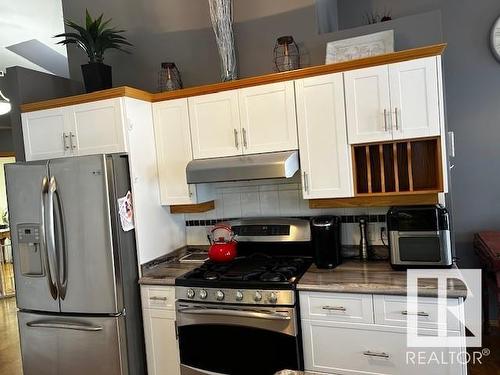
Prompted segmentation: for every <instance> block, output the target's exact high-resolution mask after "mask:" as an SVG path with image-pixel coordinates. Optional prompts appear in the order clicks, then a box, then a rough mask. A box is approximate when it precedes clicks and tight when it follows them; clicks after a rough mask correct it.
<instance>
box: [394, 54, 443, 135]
mask: <svg viewBox="0 0 500 375" xmlns="http://www.w3.org/2000/svg"><path fill="white" fill-rule="evenodd" d="M389 79H390V85H391V104H392V108H391V115H392V118H393V120H392V122H393V134H394V139H402V138H416V137H428V136H434V135H439V133H440V121H439V96H438V73H437V65H436V58H435V57H427V58H424V59H417V60H410V61H405V62H401V63H397V64H391V65H389Z"/></svg>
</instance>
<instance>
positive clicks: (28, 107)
mask: <svg viewBox="0 0 500 375" xmlns="http://www.w3.org/2000/svg"><path fill="white" fill-rule="evenodd" d="M445 48H446V43H443V44H435V45H431V46H426V47H419V48H414V49H408V50H404V51H398V52H393V53H388V54H384V55H379V56H372V57H367V58H364V59H357V60H352V61H345V62H341V63H336V64H328V65H317V66H312V67H307V68H302V69H297V70H292V71H288V72H280V73H271V74H266V75H262V76H256V77H250V78H243V79H239V80H235V81H230V82H222V83H214V84H209V85H204V86H196V87H189V88H186V89H181V90H175V91H169V92H162V93H149V92H147V91H143V90H139V89H136V88H133V87H128V86H122V87H115V88H112V89H107V90H102V91H96V92H92V93H88V94H81V95H75V96H69V97H65V98H58V99H51V100H45V101H41V102H34V103H27V104H21V105H20V108H21V112H32V111H39V110H42V109H49V108H57V107H64V106H68V105H75V104H81V103H88V102H92V101H97V100H103V99H111V98H118V97H122V96H126V97H130V98H134V99H139V100H144V101H148V102H153V103H154V102H160V101H164V100H171V99H179V98H186V97H190V96H196V95H205V94H211V93H215V92H220V91H227V90H235V89H239V88H244V87H251V86H258V85H264V84H267V83H275V82H282V81H289V80H294V79H300V78H306V77H313V76H318V75H323V74H330V73H337V72H345V71H349V70H354V69H361V68H367V67H371V66H378V65H385V64H392V63H397V62H403V61H408V60H414V59H418V58H423V57H431V56H438V55H441V54H442V53H443V51H444V50H445Z"/></svg>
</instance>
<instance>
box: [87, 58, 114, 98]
mask: <svg viewBox="0 0 500 375" xmlns="http://www.w3.org/2000/svg"><path fill="white" fill-rule="evenodd" d="M82 75H83V82H84V83H85V90H86V91H87V92H94V91H99V90H104V89H109V88H111V87H112V77H111V67H110V66H109V65H106V64H103V63H99V62H93V63H88V64H85V65H82Z"/></svg>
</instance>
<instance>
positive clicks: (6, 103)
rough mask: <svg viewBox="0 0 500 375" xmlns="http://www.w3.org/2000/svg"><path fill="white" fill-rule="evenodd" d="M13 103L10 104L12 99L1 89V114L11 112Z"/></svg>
mask: <svg viewBox="0 0 500 375" xmlns="http://www.w3.org/2000/svg"><path fill="white" fill-rule="evenodd" d="M11 107H12V105H11V104H10V100H9V99H7V98H6V97H5V95H4V94H2V92H1V91H0V115H5V114H6V113H9V112H10V109H11Z"/></svg>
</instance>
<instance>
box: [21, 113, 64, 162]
mask: <svg viewBox="0 0 500 375" xmlns="http://www.w3.org/2000/svg"><path fill="white" fill-rule="evenodd" d="M68 108H70V107H62V108H54V109H47V110H43V111H35V112H28V113H23V114H22V123H23V138H24V151H25V154H26V161H30V160H44V159H51V158H60V157H63V156H68V155H70V146H69V131H67V129H68V123H69V122H70V121H71V116H70V111H69V109H68Z"/></svg>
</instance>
